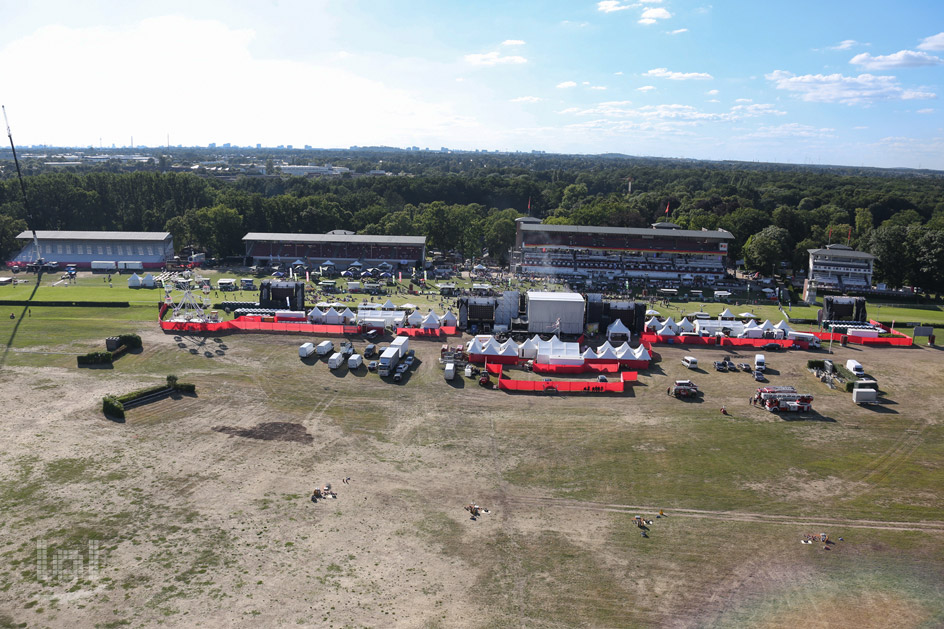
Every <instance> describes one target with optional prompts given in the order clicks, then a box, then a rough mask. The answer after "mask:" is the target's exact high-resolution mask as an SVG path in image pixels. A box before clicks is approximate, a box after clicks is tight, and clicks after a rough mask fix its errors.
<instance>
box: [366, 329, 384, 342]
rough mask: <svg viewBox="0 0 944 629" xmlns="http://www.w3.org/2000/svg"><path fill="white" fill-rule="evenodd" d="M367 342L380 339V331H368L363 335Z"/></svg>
mask: <svg viewBox="0 0 944 629" xmlns="http://www.w3.org/2000/svg"><path fill="white" fill-rule="evenodd" d="M364 338H366V339H367V340H368V341H373V340H375V339H377V338H380V330H368V331H367V334H365V335H364Z"/></svg>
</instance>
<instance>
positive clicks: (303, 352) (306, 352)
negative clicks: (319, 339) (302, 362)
mask: <svg viewBox="0 0 944 629" xmlns="http://www.w3.org/2000/svg"><path fill="white" fill-rule="evenodd" d="M314 353H315V344H314V343H302V344H301V345H299V346H298V357H299V358H308V357H309V356H311V355H312V354H314Z"/></svg>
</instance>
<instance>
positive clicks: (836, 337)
mask: <svg viewBox="0 0 944 629" xmlns="http://www.w3.org/2000/svg"><path fill="white" fill-rule="evenodd" d="M869 323H871V324H872V325H874V326H876V327H878V328H881V329H882V330H883V331H884V333H885V334H892V335H894V336H892V337H891V338H889V337H887V336H886V337H880V338H869V337H867V336H853V335H851V334H839V333H837V332H813V333H812V334H813V336H815V337H816V338H818V339H820V340H821V341H824V342H827V343H828V342H829V341H830V340H832V341H833V342H835V343H839V342H840V341H842V337H843V336H848V337H849V338H848V342H849V343H853V344H855V345H865V346H867V347H911V345H912V344H913V342H914V341H913V340H912V338H911V337H910V336H908V335H906V334H902V333H901V332H899V331H898V330H892V329H891V328H889V327H888V326H887V325H885V324H884V323H879V322H878V321H874V320H870V321H869Z"/></svg>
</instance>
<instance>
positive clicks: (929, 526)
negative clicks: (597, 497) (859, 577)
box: [504, 495, 944, 533]
mask: <svg viewBox="0 0 944 629" xmlns="http://www.w3.org/2000/svg"><path fill="white" fill-rule="evenodd" d="M504 502H505V503H506V504H507V505H509V506H515V505H520V506H522V507H547V508H553V509H576V510H585V511H604V512H610V513H626V514H632V515H636V514H655V513H658V512H659V507H653V506H646V505H618V504H606V503H602V502H581V501H578V500H568V499H564V498H545V497H540V496H526V495H508V496H506V497H505V499H504ZM648 517H654V516H648ZM667 517H682V518H698V519H703V520H727V521H733V522H758V523H763V524H795V525H802V526H817V527H826V526H834V527H835V526H843V527H847V528H859V529H881V530H891V531H923V532H928V533H944V521H942V520H924V521H921V522H890V521H884V520H859V519H851V518H820V517H812V516H788V515H773V514H766V513H749V512H744V511H710V510H706V509H679V508H673V509H671V511H670V512H669V513H668V514H667Z"/></svg>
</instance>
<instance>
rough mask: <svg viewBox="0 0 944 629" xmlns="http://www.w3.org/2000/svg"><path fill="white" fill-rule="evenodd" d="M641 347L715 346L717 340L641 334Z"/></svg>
mask: <svg viewBox="0 0 944 629" xmlns="http://www.w3.org/2000/svg"><path fill="white" fill-rule="evenodd" d="M642 342H643V345H646V344H647V343H648V344H649V345H648V346H647V347H646V349H649V346H651V345H652V344H654V343H665V344H667V345H717V344H718V340H717V338H716V337H714V336H664V335H662V334H643V335H642Z"/></svg>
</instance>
